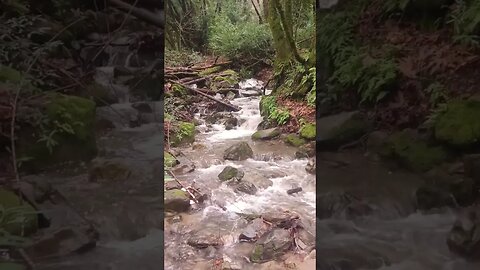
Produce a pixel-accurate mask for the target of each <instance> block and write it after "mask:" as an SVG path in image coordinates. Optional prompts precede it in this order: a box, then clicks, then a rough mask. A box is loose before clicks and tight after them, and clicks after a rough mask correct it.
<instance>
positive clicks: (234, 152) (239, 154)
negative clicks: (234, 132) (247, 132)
mask: <svg viewBox="0 0 480 270" xmlns="http://www.w3.org/2000/svg"><path fill="white" fill-rule="evenodd" d="M252 157H253V150H252V148H251V147H250V145H248V143H247V142H240V143H237V144H234V145H232V146H230V147H229V148H227V149H226V150H225V152H224V154H223V159H225V160H234V161H240V160H246V159H248V158H252Z"/></svg>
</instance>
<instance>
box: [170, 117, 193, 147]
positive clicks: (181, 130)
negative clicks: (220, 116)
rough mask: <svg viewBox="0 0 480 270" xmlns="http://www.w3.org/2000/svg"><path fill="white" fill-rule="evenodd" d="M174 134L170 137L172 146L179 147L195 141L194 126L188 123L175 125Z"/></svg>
mask: <svg viewBox="0 0 480 270" xmlns="http://www.w3.org/2000/svg"><path fill="white" fill-rule="evenodd" d="M175 126H176V127H175V129H174V130H175V132H174V134H173V136H172V137H171V143H172V146H180V145H182V144H186V143H193V142H194V141H195V124H194V123H189V122H177V123H175Z"/></svg>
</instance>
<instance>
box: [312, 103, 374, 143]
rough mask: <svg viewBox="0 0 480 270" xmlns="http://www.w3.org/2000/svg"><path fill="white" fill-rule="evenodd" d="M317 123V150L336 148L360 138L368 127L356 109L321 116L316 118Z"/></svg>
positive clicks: (363, 117)
mask: <svg viewBox="0 0 480 270" xmlns="http://www.w3.org/2000/svg"><path fill="white" fill-rule="evenodd" d="M317 125H318V130H317V132H318V133H317V148H318V149H319V150H331V149H336V148H338V147H339V146H341V145H342V144H345V143H348V142H351V141H353V140H355V139H358V138H360V137H361V136H362V135H363V134H365V133H366V132H367V131H368V128H369V124H368V122H367V120H366V118H365V116H364V115H363V114H362V113H360V112H358V111H354V112H343V113H340V114H336V115H332V116H327V117H322V118H320V119H317Z"/></svg>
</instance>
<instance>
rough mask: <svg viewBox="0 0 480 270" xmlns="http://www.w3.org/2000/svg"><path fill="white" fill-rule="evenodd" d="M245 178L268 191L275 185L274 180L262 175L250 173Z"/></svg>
mask: <svg viewBox="0 0 480 270" xmlns="http://www.w3.org/2000/svg"><path fill="white" fill-rule="evenodd" d="M245 178H247V179H248V181H250V182H251V183H252V184H254V185H255V186H256V187H257V188H260V189H266V188H268V187H270V186H272V185H273V182H272V180H270V179H268V178H267V177H266V176H265V175H263V174H260V173H249V174H248V175H247V177H245Z"/></svg>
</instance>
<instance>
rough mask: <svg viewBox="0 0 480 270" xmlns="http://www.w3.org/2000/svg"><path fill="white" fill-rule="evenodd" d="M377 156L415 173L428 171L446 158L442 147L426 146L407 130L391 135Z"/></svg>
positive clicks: (425, 143)
mask: <svg viewBox="0 0 480 270" xmlns="http://www.w3.org/2000/svg"><path fill="white" fill-rule="evenodd" d="M379 154H380V155H381V156H383V157H385V158H388V159H393V160H396V161H398V162H399V163H400V164H402V165H403V166H404V167H406V168H408V169H410V170H413V171H417V172H425V171H428V170H429V169H431V168H433V167H434V166H435V165H438V164H440V163H442V162H443V161H445V160H446V159H447V157H448V156H447V152H446V151H445V150H444V149H443V148H442V147H440V146H432V145H430V144H428V143H427V142H425V141H424V140H422V139H420V138H419V137H418V134H417V133H416V132H415V131H413V130H409V129H406V130H403V131H401V132H397V133H394V134H392V135H391V136H390V137H389V138H388V140H387V142H386V143H385V144H384V145H383V147H382V150H381V151H380V153H379Z"/></svg>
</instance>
